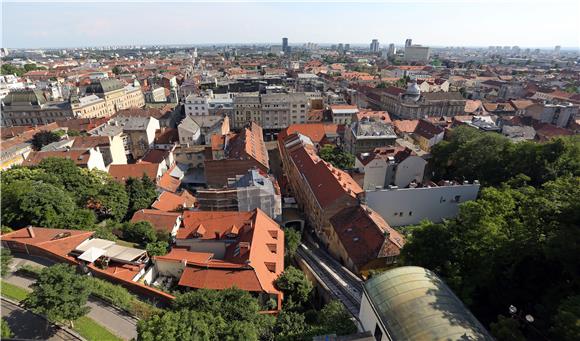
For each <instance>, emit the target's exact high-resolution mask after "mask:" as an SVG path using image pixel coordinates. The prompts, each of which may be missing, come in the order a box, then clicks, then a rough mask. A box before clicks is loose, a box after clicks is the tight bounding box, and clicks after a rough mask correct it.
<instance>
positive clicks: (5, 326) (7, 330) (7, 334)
mask: <svg viewBox="0 0 580 341" xmlns="http://www.w3.org/2000/svg"><path fill="white" fill-rule="evenodd" d="M0 322H1V324H2V332H1V334H0V338H2V339H8V338H10V337H12V330H10V326H9V325H8V323H7V322H6V320H4V319H1V320H0Z"/></svg>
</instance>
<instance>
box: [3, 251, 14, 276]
mask: <svg viewBox="0 0 580 341" xmlns="http://www.w3.org/2000/svg"><path fill="white" fill-rule="evenodd" d="M1 252H2V254H1V258H0V266H2V268H0V275H1V276H2V277H4V276H6V274H7V273H8V269H9V268H10V263H11V262H12V254H11V253H10V249H9V248H7V247H2V251H1Z"/></svg>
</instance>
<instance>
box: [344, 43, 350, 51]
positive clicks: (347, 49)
mask: <svg viewBox="0 0 580 341" xmlns="http://www.w3.org/2000/svg"><path fill="white" fill-rule="evenodd" d="M349 50H350V44H344V51H345V52H346V51H349Z"/></svg>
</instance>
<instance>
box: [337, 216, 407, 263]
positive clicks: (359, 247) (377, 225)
mask: <svg viewBox="0 0 580 341" xmlns="http://www.w3.org/2000/svg"><path fill="white" fill-rule="evenodd" d="M330 222H331V224H332V227H333V228H334V230H335V231H336V234H337V235H338V237H339V239H340V243H341V244H342V245H343V247H344V249H345V250H346V252H347V253H348V256H349V258H350V259H352V261H353V263H354V264H355V265H356V266H357V268H359V269H360V268H361V267H362V266H364V265H366V264H368V263H369V262H370V261H372V260H374V259H376V258H382V257H393V256H398V255H399V254H400V253H401V248H402V247H403V245H405V239H404V238H403V236H402V235H401V234H400V233H399V232H398V231H396V230H395V229H393V228H392V227H390V226H389V224H388V223H387V222H386V221H385V220H384V219H383V217H381V215H380V214H378V213H377V212H375V211H373V210H372V209H370V208H369V207H367V206H362V205H357V206H355V207H349V208H345V209H343V210H342V211H340V212H339V213H338V214H336V215H335V216H333V217H332V218H330Z"/></svg>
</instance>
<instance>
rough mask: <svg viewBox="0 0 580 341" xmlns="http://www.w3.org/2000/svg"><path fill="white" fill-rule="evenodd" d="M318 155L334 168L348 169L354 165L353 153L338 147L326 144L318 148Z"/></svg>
mask: <svg viewBox="0 0 580 341" xmlns="http://www.w3.org/2000/svg"><path fill="white" fill-rule="evenodd" d="M318 155H319V156H320V157H321V158H322V159H323V160H324V161H327V162H330V163H331V164H332V165H333V166H334V167H336V168H340V169H349V168H353V167H354V155H352V154H351V153H349V152H346V151H343V150H342V149H340V148H339V147H336V146H333V145H330V144H326V145H324V146H322V148H320V151H319V152H318Z"/></svg>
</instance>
